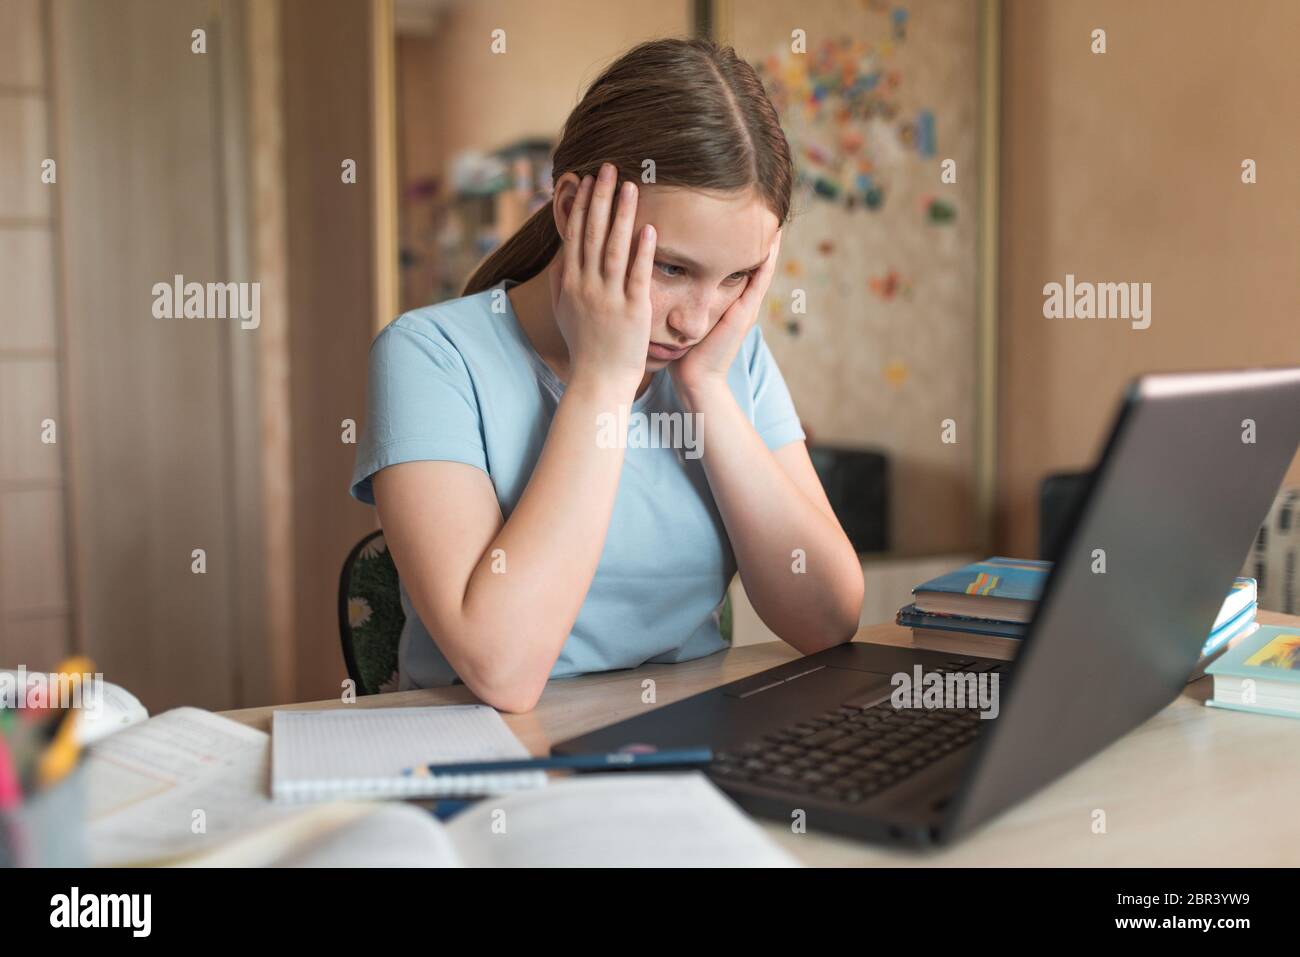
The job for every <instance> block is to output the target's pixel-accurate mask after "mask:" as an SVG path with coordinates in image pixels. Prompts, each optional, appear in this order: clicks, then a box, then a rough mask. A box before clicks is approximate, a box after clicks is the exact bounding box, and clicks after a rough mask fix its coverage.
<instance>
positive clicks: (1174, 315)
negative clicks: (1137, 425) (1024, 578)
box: [997, 0, 1300, 556]
mask: <svg viewBox="0 0 1300 957" xmlns="http://www.w3.org/2000/svg"><path fill="white" fill-rule="evenodd" d="M1003 25H1004V29H1003V34H1002V50H1003V62H1002V71H1003V74H1002V80H1003V94H1002V131H1003V139H1002V176H1001V195H1002V204H1001V208H1002V222H1001V236H1002V242H1001V269H1000V278H1001V289H1002V297H1001V319H1000V329H999V338H1000V356H999V375H1000V385H999V407H1000V411H999V418H998V433H999V456H998V489H999V499H998V522H997V526H998V531H997V537H998V546H997V549H998V551H999V552H1001V553H1003V554H1011V555H1024V556H1032V555H1034V554H1036V551H1037V535H1038V521H1037V510H1038V483H1039V481H1040V480H1041V479H1042V477H1043V475H1044V474H1046V473H1048V472H1050V471H1057V470H1066V469H1079V468H1087V467H1088V466H1089V465H1090V464H1091V463H1092V461H1093V458H1094V456H1095V455H1096V454H1097V452H1098V451H1099V449H1100V443H1101V442H1102V441H1103V440H1104V437H1105V430H1106V429H1107V428H1108V426H1109V423H1110V419H1111V416H1112V415H1113V414H1114V410H1115V407H1116V403H1117V402H1118V400H1119V396H1120V394H1121V391H1122V389H1123V387H1124V385H1125V383H1126V382H1127V381H1128V380H1129V378H1130V377H1132V376H1133V375H1135V374H1137V373H1139V372H1142V371H1148V370H1150V371H1169V370H1181V369H1210V368H1226V367H1246V366H1254V365H1261V366H1276V365H1288V364H1290V365H1296V364H1300V282H1298V281H1297V278H1298V270H1300V214H1298V211H1300V177H1297V176H1296V167H1295V163H1296V157H1297V156H1300V123H1297V122H1296V109H1297V106H1296V104H1297V103H1300V70H1297V68H1296V54H1295V38H1296V37H1297V36H1300V4H1296V3H1293V2H1289V0H1261V2H1257V3H1251V4H1241V5H1231V4H1224V3H1221V2H1210V0H1184V2H1179V3H1132V2H1118V0H1088V2H1086V3H1085V2H1073V0H1072V2H1053V3H1040V2H1036V0H1009V2H1007V3H1005V4H1004V6H1003ZM1097 27H1101V28H1104V29H1105V30H1106V35H1107V52H1106V53H1105V54H1100V55H1098V54H1093V53H1092V52H1090V49H1089V47H1090V33H1091V31H1092V30H1093V29H1094V28H1097ZM1248 157H1249V158H1252V159H1254V160H1255V161H1256V162H1257V164H1258V182H1257V183H1256V184H1255V185H1244V184H1243V183H1242V182H1241V162H1242V160H1243V159H1245V158H1248ZM1067 273H1073V274H1074V276H1075V277H1076V279H1078V280H1089V281H1093V282H1102V281H1115V282H1119V281H1137V282H1150V283H1152V321H1151V326H1150V328H1148V329H1145V330H1134V329H1132V328H1131V327H1130V325H1129V324H1128V323H1124V322H1109V321H1103V320H1092V321H1087V320H1073V321H1071V320H1057V321H1049V320H1047V319H1044V318H1043V291H1042V290H1043V286H1044V284H1045V283H1048V282H1064V279H1065V275H1066V274H1067ZM1289 481H1291V482H1297V481H1300V459H1297V461H1296V462H1294V463H1293V464H1292V467H1291V470H1290V473H1289Z"/></svg>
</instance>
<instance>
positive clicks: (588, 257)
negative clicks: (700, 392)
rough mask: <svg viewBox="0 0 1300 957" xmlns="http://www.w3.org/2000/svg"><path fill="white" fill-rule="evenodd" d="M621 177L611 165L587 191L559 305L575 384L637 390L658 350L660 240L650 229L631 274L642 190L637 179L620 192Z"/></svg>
mask: <svg viewBox="0 0 1300 957" xmlns="http://www.w3.org/2000/svg"><path fill="white" fill-rule="evenodd" d="M617 175H618V174H617V171H616V170H615V169H614V167H613V166H612V165H610V164H608V163H606V164H604V165H603V166H602V167H601V175H600V177H599V178H598V179H595V180H593V178H592V177H590V176H587V177H584V179H583V180H582V183H581V184H580V185H579V188H578V195H577V198H576V199H575V200H574V202H573V210H572V212H571V213H570V214H569V219H568V221H567V222H566V224H565V235H564V237H563V247H562V248H561V250H560V262H559V264H558V266H557V268H554V269H551V270H550V283H551V307H552V310H553V312H554V315H555V322H556V325H557V326H559V329H560V334H561V335H563V336H564V341H565V344H566V345H567V346H568V348H569V369H570V376H569V377H570V380H571V381H572V380H574V379H583V380H588V381H599V382H605V383H608V384H612V385H614V386H615V387H617V388H620V389H630V390H632V391H635V389H636V387H637V386H638V385H639V384H640V382H641V378H642V376H644V375H645V362H646V352H647V351H648V349H649V348H650V326H651V317H652V309H651V304H650V271H651V269H652V268H653V266H654V255H655V234H654V231H653V229H652V228H651V227H646V228H645V229H643V230H642V232H641V237H640V242H639V243H638V245H637V251H636V257H635V259H633V260H632V263H631V268H630V269H629V267H628V260H629V258H630V252H631V246H632V224H633V221H634V220H635V218H636V205H637V188H636V184H635V183H633V182H631V181H630V180H629V181H626V182H624V183H623V186H622V188H621V189H616V188H615V187H616V183H615V181H616V180H617Z"/></svg>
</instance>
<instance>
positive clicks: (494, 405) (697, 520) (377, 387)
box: [351, 279, 804, 690]
mask: <svg viewBox="0 0 1300 957" xmlns="http://www.w3.org/2000/svg"><path fill="white" fill-rule="evenodd" d="M514 285H516V282H515V281H514V280H510V279H506V280H502V281H501V282H499V283H497V284H496V286H494V287H492V288H491V289H486V290H484V291H482V292H480V293H477V294H475V295H471V296H462V297H460V298H459V299H452V300H449V301H447V302H443V303H440V304H438V305H434V306H427V307H425V308H423V309H416V310H413V311H411V312H408V313H405V314H404V315H402V316H401V317H399V318H398V319H396V320H395V321H394V322H392V323H391V324H389V325H388V326H387V327H386V328H385V329H384V330H383V331H382V332H380V334H379V335H378V336H377V337H376V338H375V341H374V343H373V344H372V345H371V348H370V381H369V388H368V400H367V401H368V403H369V408H368V415H367V418H366V423H365V428H364V430H363V433H362V436H361V441H360V443H359V445H358V447H357V461H356V467H355V469H354V471H353V474H352V486H351V493H352V495H353V496H354V497H355V498H357V499H358V500H359V501H362V502H365V503H367V504H374V495H373V493H372V491H371V485H370V480H371V476H373V475H374V474H375V473H376V472H378V471H379V470H380V469H383V468H386V467H387V466H389V465H396V464H397V463H399V462H409V461H416V460H430V459H433V460H441V461H449V462H464V463H465V464H467V465H472V466H475V467H476V468H480V469H482V470H483V471H484V472H486V473H487V475H488V477H489V478H490V479H491V480H492V485H493V487H494V488H495V489H496V495H497V500H498V501H499V502H500V503H501V513H502V515H503V516H505V518H507V519H508V518H509V517H510V514H511V512H512V511H513V510H514V507H515V505H516V503H517V502H518V501H519V499H520V496H521V495H522V494H523V491H524V488H525V486H526V485H527V483H528V479H529V477H530V476H531V475H532V472H533V467H534V466H535V465H536V464H537V459H538V457H539V456H540V454H541V451H542V444H543V443H544V442H545V441H546V434H547V430H548V429H549V428H550V424H551V418H552V417H553V416H554V414H555V409H556V405H557V404H558V402H559V399H560V396H561V394H562V393H563V392H564V383H563V382H561V381H560V379H559V377H558V376H556V375H555V373H554V371H553V370H552V369H551V368H550V367H549V366H548V365H547V364H546V363H545V362H544V361H543V360H542V358H541V357H540V356H539V355H538V354H537V353H536V351H535V350H534V349H533V347H532V345H531V343H530V342H529V341H528V338H527V336H526V335H525V334H524V331H523V329H522V328H521V327H520V325H519V322H518V319H517V317H516V316H515V314H514V310H513V309H512V308H511V305H510V299H509V297H508V296H506V295H505V294H504V292H503V291H502V292H494V290H505V289H509V288H510V287H511V286H514ZM494 300H495V301H496V302H497V304H498V305H497V311H496V312H494V311H493V308H492V306H493V302H494ZM727 381H728V384H729V385H730V386H731V390H732V392H733V393H734V395H735V396H736V400H737V402H738V403H739V404H740V407H741V408H742V409H744V410H745V413H746V414H747V415H748V417H749V419H750V421H751V422H753V423H754V426H755V429H756V431H757V432H758V434H759V435H760V436H761V437H762V439H763V441H764V442H765V443H766V444H767V446H768V448H771V449H776V448H779V447H781V446H783V445H786V444H788V443H790V442H795V441H798V440H801V439H803V438H804V432H803V429H802V428H801V427H800V425H799V418H798V416H797V415H796V413H795V409H794V403H793V402H792V401H791V399H790V393H789V391H788V390H787V389H786V385H785V381H784V379H782V377H781V373H780V370H779V369H777V366H776V362H775V360H773V358H772V354H771V352H769V351H768V348H767V344H766V343H765V342H764V341H763V336H762V333H761V332H760V330H759V329H758V327H757V326H755V327H754V328H753V329H752V330H750V332H749V334H748V335H747V336H746V337H745V340H744V343H743V344H742V347H741V349H740V352H739V353H738V355H737V356H736V361H735V362H734V363H733V364H732V367H731V369H730V370H729V372H728V375H727ZM638 412H639V413H644V414H645V418H643V419H641V420H640V425H638V420H637V416H636V415H635V413H638ZM656 412H658V413H674V412H676V413H681V412H682V408H681V405H680V403H679V402H678V400H677V395H676V392H675V390H674V388H673V382H672V378H671V376H669V374H668V372H667V370H666V369H665V370H662V371H660V372H658V373H656V374H655V375H654V376H653V377H652V379H651V381H650V384H649V385H648V386H647V388H646V390H645V392H644V393H642V395H641V396H640V397H638V398H637V399H636V400H635V402H633V404H632V405H631V407H630V410H629V414H628V417H627V418H628V434H627V450H626V452H625V457H624V460H623V471H622V474H621V476H620V478H619V485H618V493H617V496H616V498H615V502H614V511H613V515H612V516H611V518H610V523H609V531H608V533H607V535H606V537H605V547H604V551H602V552H601V556H600V563H599V565H598V566H597V568H596V574H595V577H594V579H593V580H592V583H591V587H590V588H589V589H588V591H587V597H586V599H585V600H584V601H583V604H582V609H581V611H580V612H579V613H578V618H577V621H576V622H575V623H574V625H573V630H572V632H571V633H570V634H569V637H568V639H567V640H566V641H565V643H564V647H563V649H562V650H561V652H560V657H559V659H558V660H557V661H556V662H555V666H554V667H553V668H552V669H551V677H553V678H558V677H565V676H570V675H578V674H583V673H585V672H590V671H607V670H611V669H615V668H634V667H636V666H637V665H640V664H643V663H644V662H648V661H649V662H677V661H687V660H689V659H691V658H699V657H702V656H704V655H709V654H713V653H714V652H716V651H720V650H722V649H723V648H725V647H726V643H725V642H724V641H723V639H722V637H721V635H720V633H719V631H718V613H719V611H720V610H721V607H722V602H723V600H724V598H725V596H726V590H727V586H728V584H729V583H730V582H731V579H732V577H733V576H734V575H735V573H736V561H735V555H734V554H733V552H732V550H731V543H730V542H729V541H728V539H727V534H726V530H725V528H724V527H723V524H722V518H721V516H720V515H719V514H718V509H717V505H716V504H715V503H714V500H713V495H712V493H711V491H710V489H709V483H708V480H707V478H706V477H705V473H704V467H703V464H702V461H701V459H700V458H699V457H698V456H697V455H695V453H694V452H693V451H692V450H691V448H689V447H688V448H686V449H682V448H676V449H674V448H666V447H653V446H654V445H657V444H659V443H658V442H657V441H656V440H655V438H653V436H658V435H661V434H663V433H662V432H660V431H659V430H658V429H655V428H650V429H647V428H645V426H646V424H647V423H659V424H662V423H664V422H671V421H672V420H668V419H663V418H659V419H656V418H654V413H656ZM678 422H682V420H680V419H679V420H678ZM620 424H621V423H620ZM683 424H684V423H683ZM707 424H708V423H707V420H705V421H704V423H703V426H704V427H703V429H702V434H700V435H696V436H694V437H695V438H696V439H702V447H703V448H705V449H707V447H708V429H707ZM679 434H680V435H681V436H683V440H682V441H679V442H678V443H677V444H678V445H679V446H680V445H689V439H690V436H691V434H690V433H688V432H686V431H684V430H683V431H681V432H680V433H679ZM647 446H649V447H647ZM429 494H431V495H436V494H437V490H436V489H430V491H429ZM557 560H562V557H561V556H557ZM401 600H402V609H403V610H404V611H405V612H406V626H405V627H404V629H403V631H402V638H401V644H400V646H399V649H398V672H399V685H398V686H399V688H400V689H401V690H407V689H409V688H428V687H435V686H439V685H447V684H451V683H453V682H454V681H458V680H459V678H458V676H457V675H456V673H455V671H454V670H453V669H452V667H451V665H450V664H448V662H447V659H446V657H445V656H444V655H443V654H442V652H441V651H440V650H439V649H438V646H437V644H436V643H435V642H434V640H433V639H432V638H431V637H430V635H429V632H428V631H427V630H426V629H425V627H424V625H423V624H422V623H421V622H420V620H419V618H418V616H417V615H416V613H415V611H414V609H413V608H412V606H411V601H410V597H409V596H408V595H407V592H406V589H405V588H404V587H403V588H402V589H401ZM515 627H516V628H517V632H516V637H517V639H518V640H519V641H528V640H529V634H528V621H527V619H523V620H520V621H519V622H517V623H516V625H515Z"/></svg>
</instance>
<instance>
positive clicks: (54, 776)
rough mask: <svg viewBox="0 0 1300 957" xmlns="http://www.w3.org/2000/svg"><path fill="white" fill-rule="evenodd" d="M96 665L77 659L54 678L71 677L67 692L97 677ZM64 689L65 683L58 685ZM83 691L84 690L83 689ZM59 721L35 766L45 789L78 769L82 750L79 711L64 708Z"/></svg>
mask: <svg viewBox="0 0 1300 957" xmlns="http://www.w3.org/2000/svg"><path fill="white" fill-rule="evenodd" d="M94 668H95V666H94V664H93V663H92V662H91V660H90V659H89V658H85V657H81V656H78V657H74V658H69V659H67V660H66V661H64V662H63V663H62V664H61V665H59V667H58V668H56V669H55V670H54V674H55V675H67V676H68V688H69V690H70V691H71V690H74V689H76V688H78V687H80V686H81V684H82V678H83V677H84V676H85V675H88V674H94ZM59 684H60V686H62V684H63V682H62V681H60V682H59ZM83 691H84V689H83ZM62 711H63V713H62V714H61V715H60V716H59V717H58V718H56V719H55V720H57V721H58V726H57V727H56V728H55V730H54V736H53V738H52V739H51V741H50V743H49V744H48V745H47V746H46V748H45V750H44V751H42V752H41V756H40V758H38V759H37V762H36V781H37V783H38V784H39V785H40V787H42V788H48V787H50V786H52V785H54V784H57V783H58V782H59V781H61V780H62V779H63V778H65V777H67V776H68V774H70V773H71V772H72V769H73V768H75V767H76V766H77V759H78V757H79V756H80V754H81V746H80V745H79V744H78V743H77V724H78V721H79V719H80V714H79V709H77V708H64V709H62Z"/></svg>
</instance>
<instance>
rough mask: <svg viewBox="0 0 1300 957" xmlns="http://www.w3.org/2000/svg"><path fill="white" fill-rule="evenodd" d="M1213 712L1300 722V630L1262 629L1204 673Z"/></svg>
mask: <svg viewBox="0 0 1300 957" xmlns="http://www.w3.org/2000/svg"><path fill="white" fill-rule="evenodd" d="M1205 670H1206V673H1207V674H1210V675H1213V676H1214V696H1213V697H1212V698H1210V700H1209V701H1206V702H1205V703H1206V704H1207V705H1210V706H1211V707H1213V708H1231V709H1233V710H1234V711H1254V712H1256V713H1258V714H1273V715H1281V716H1285V717H1289V718H1300V628H1285V627H1282V626H1281V625H1264V626H1262V627H1261V628H1260V629H1259V630H1258V631H1257V632H1256V633H1255V634H1254V635H1252V636H1251V637H1249V638H1247V639H1245V640H1243V641H1237V642H1232V646H1231V648H1230V649H1229V650H1228V651H1227V653H1225V654H1224V655H1222V656H1221V657H1220V658H1219V659H1218V660H1217V661H1215V662H1214V663H1213V664H1211V665H1210V666H1209V667H1208V668H1206V669H1205Z"/></svg>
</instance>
